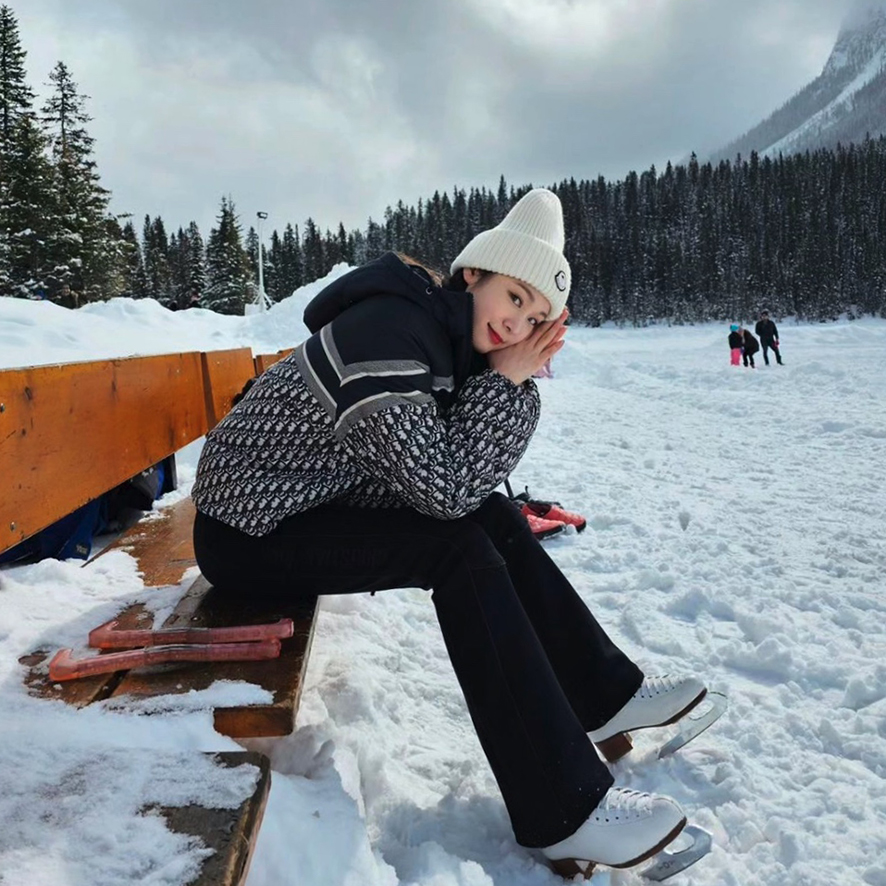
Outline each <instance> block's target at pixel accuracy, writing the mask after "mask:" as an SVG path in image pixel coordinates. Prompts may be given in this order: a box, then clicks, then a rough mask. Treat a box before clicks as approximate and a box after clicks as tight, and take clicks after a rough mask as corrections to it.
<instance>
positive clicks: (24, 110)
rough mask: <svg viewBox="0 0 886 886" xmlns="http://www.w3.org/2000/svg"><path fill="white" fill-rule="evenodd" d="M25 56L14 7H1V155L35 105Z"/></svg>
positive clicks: (1, 155) (3, 154)
mask: <svg viewBox="0 0 886 886" xmlns="http://www.w3.org/2000/svg"><path fill="white" fill-rule="evenodd" d="M26 57H27V53H26V52H25V50H24V49H22V46H21V40H20V39H19V34H18V22H17V21H16V20H15V16H14V15H13V14H12V10H11V9H10V8H9V7H8V6H0V157H3V156H5V152H6V148H7V146H8V145H9V144H10V142H11V141H12V140H13V139H14V137H15V127H16V125H17V124H18V123H19V121H20V120H21V119H22V118H23V117H26V116H28V115H29V114H30V113H31V110H32V107H33V103H34V93H33V91H32V90H31V89H30V87H29V86H28V85H27V83H26V82H25V58H26Z"/></svg>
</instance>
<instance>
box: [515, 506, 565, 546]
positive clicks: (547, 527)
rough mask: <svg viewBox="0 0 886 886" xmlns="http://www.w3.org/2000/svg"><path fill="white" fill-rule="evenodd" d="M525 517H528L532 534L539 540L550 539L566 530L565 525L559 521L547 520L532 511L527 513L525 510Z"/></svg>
mask: <svg viewBox="0 0 886 886" xmlns="http://www.w3.org/2000/svg"><path fill="white" fill-rule="evenodd" d="M523 516H524V517H526V520H527V521H528V523H529V528H530V529H531V530H532V534H533V535H534V536H535V537H536V538H538V539H542V538H550V537H551V536H552V535H557V534H559V533H560V532H563V530H564V529H566V524H565V523H562V522H560V521H559V520H546V519H545V518H544V517H537V516H536V515H535V514H533V513H532V512H531V511H528V512H527V510H526V509H525V508H524V509H523Z"/></svg>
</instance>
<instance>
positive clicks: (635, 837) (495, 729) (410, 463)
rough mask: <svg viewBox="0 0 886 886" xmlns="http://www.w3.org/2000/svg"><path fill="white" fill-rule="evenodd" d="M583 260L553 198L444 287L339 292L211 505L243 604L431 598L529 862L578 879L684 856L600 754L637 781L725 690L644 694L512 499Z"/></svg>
mask: <svg viewBox="0 0 886 886" xmlns="http://www.w3.org/2000/svg"><path fill="white" fill-rule="evenodd" d="M563 245H564V235H563V215H562V210H561V207H560V201H559V200H558V199H557V197H556V195H554V194H553V193H552V192H551V191H548V190H544V189H537V190H533V191H530V192H529V193H528V194H526V195H525V196H524V197H523V198H522V199H521V200H520V201H519V202H518V203H517V204H516V205H515V206H514V207H513V209H511V211H510V212H509V213H508V215H507V217H506V218H505V219H504V220H503V221H502V222H501V224H499V225H498V226H497V227H495V228H492V229H491V230H488V231H484V232H483V233H481V234H479V235H478V236H477V237H475V238H474V239H473V240H471V242H470V243H468V245H467V246H466V247H465V248H464V250H463V251H462V252H461V254H460V255H459V256H458V258H456V260H455V261H454V262H453V264H452V268H451V273H452V278H451V280H450V281H449V283H448V285H447V286H446V287H445V288H443V287H440V286H438V285H437V283H436V282H435V281H434V280H433V279H432V277H431V276H430V275H429V274H428V273H427V272H426V271H425V270H424V269H422V268H420V267H417V266H415V265H412V264H409V263H406V262H405V261H403V260H402V259H401V258H400V257H398V256H396V255H394V254H388V255H385V256H383V257H382V258H380V259H378V260H377V261H374V262H371V263H369V264H367V265H365V266H363V267H361V268H358V269H356V270H353V271H351V272H350V273H348V274H346V275H345V276H343V277H341V278H339V279H338V280H336V281H335V282H334V283H332V284H330V285H329V286H328V287H326V289H324V290H323V291H322V292H321V293H320V294H319V295H318V296H317V297H316V298H315V299H314V300H313V301H312V302H311V304H310V305H309V306H308V309H307V311H306V312H305V322H306V323H307V325H308V328H309V329H310V330H311V331H312V332H313V335H312V336H311V338H309V339H308V340H307V341H305V342H303V343H302V344H301V345H299V346H298V347H297V348H296V349H295V351H294V352H293V354H292V355H291V356H289V357H288V358H286V359H285V360H283V361H281V362H280V363H278V364H276V365H275V366H274V367H272V368H271V369H269V370H268V371H267V372H266V373H265V374H264V375H262V376H261V377H260V378H259V379H258V381H257V382H256V384H255V385H254V386H253V387H252V388H251V389H250V391H249V393H248V394H247V396H246V397H245V398H244V399H243V400H242V401H241V402H240V403H239V404H238V405H237V406H236V407H235V408H234V409H233V410H232V412H231V413H230V414H229V415H228V416H227V417H226V418H225V419H224V421H222V422H221V423H220V424H219V425H218V427H216V428H215V429H214V430H213V431H212V432H211V433H210V434H209V435H208V437H207V441H206V446H205V448H204V450H203V454H202V456H201V459H200V464H199V468H198V472H197V479H196V482H195V485H194V490H193V498H194V502H195V503H196V505H197V510H198V514H197V520H196V524H195V530H194V540H195V548H196V552H197V560H198V563H199V565H200V568H201V570H202V571H203V573H204V575H205V576H206V577H207V578H208V579H209V581H211V582H212V583H213V584H214V585H216V586H217V587H219V588H220V589H221V590H223V591H224V590H226V589H228V590H230V592H231V593H237V592H238V589H239V592H240V593H242V592H243V589H244V588H249V589H250V593H256V592H257V591H258V590H259V589H262V590H264V589H267V592H268V594H269V595H270V596H273V595H282V596H285V597H288V598H290V599H291V598H294V597H296V596H315V595H319V594H348V593H357V592H361V591H371V592H374V591H377V590H383V589H386V588H398V587H423V588H431V589H433V602H434V605H435V607H436V611H437V616H438V619H439V623H440V627H441V630H442V632H443V637H444V639H445V642H446V647H447V650H448V652H449V656H450V659H451V660H452V664H453V667H454V669H455V673H456V676H457V678H458V680H459V682H460V684H461V686H462V689H463V690H464V695H465V699H466V701H467V705H468V709H469V711H470V714H471V717H472V719H473V722H474V725H475V727H476V729H477V733H478V735H479V737H480V741H481V743H482V746H483V749H484V751H485V753H486V755H487V757H488V759H489V763H490V766H491V767H492V770H493V772H494V774H495V777H496V780H497V781H498V784H499V786H500V788H501V792H502V795H503V797H504V800H505V804H506V806H507V809H508V812H509V814H510V817H511V821H512V824H513V827H514V832H515V834H516V837H517V840H518V841H519V842H520V843H521V844H522V845H524V846H531V847H540V848H542V850H543V852H544V853H545V855H546V856H547V857H548V858H549V859H550V860H551V861H552V863H555V866H556V867H557V869H558V870H560V871H561V872H562V873H565V874H568V875H570V876H571V875H572V874H573V873H576V872H578V871H579V869H580V868H579V866H578V865H577V864H576V862H575V861H574V860H576V859H577V860H580V861H581V862H582V863H587V862H592V863H598V862H599V863H603V864H608V865H615V866H620V867H627V866H630V865H632V864H636V863H637V862H639V861H641V860H643V859H645V858H647V857H648V856H649V855H651V854H652V853H654V852H655V851H657V850H658V849H659V848H660V847H662V846H664V845H666V844H667V843H668V842H670V841H671V840H673V839H674V838H675V837H676V835H677V834H678V832H679V831H680V829H681V828H682V826H683V825H684V824H685V821H686V819H685V817H684V816H683V813H682V811H681V810H680V808H679V806H678V805H677V804H676V803H675V802H673V801H672V800H669V799H667V798H664V797H655V796H652V795H648V794H639V793H637V792H635V791H625V790H620V789H618V788H614V787H613V786H612V785H613V778H612V776H611V775H610V773H609V770H608V769H607V767H606V766H605V765H604V764H603V762H602V761H601V760H600V758H599V757H598V755H597V751H596V750H595V746H594V743H596V744H597V747H598V748H600V750H601V752H602V753H604V755H606V756H607V758H608V759H610V760H614V759H617V758H618V757H619V756H621V755H622V754H624V753H626V752H627V750H629V747H630V745H629V743H628V742H627V740H626V737H625V735H624V733H625V732H627V730H629V729H637V728H644V727H647V726H652V725H661V724H664V723H667V722H672V721H673V720H674V719H676V718H677V717H679V716H681V715H682V714H683V713H685V712H686V711H688V710H689V709H690V708H691V707H693V706H694V705H695V704H697V703H698V701H700V699H701V697H702V696H703V695H704V693H705V689H704V687H703V686H702V685H701V683H700V682H699V681H697V680H695V679H679V680H678V679H673V678H652V679H644V676H643V674H642V673H641V671H640V670H639V668H637V666H636V665H635V664H634V663H633V662H631V661H630V660H629V659H628V658H627V657H626V656H625V655H624V654H623V653H622V652H621V651H620V650H619V649H618V648H617V647H616V646H615V645H614V644H613V643H612V641H611V640H610V639H609V638H608V637H607V636H606V634H605V633H604V631H603V629H602V628H601V627H600V625H599V624H598V623H597V622H596V620H595V619H594V617H593V616H592V615H591V613H590V612H589V611H588V609H587V607H586V606H585V605H584V603H583V602H582V601H581V599H580V598H579V597H578V595H577V594H576V592H575V591H574V590H573V588H572V587H571V586H570V585H569V583H568V582H567V580H566V579H565V577H564V576H563V575H562V573H561V572H560V571H559V569H558V568H557V567H556V565H555V564H554V563H553V561H552V560H551V559H550V558H549V557H548V556H547V554H546V553H545V551H543V550H542V548H541V546H540V544H539V543H538V541H537V540H536V539H535V538H533V535H532V532H531V531H530V529H529V526H528V524H527V522H526V519H525V518H524V517H523V516H522V515H521V514H520V512H519V510H518V509H517V507H516V506H515V505H513V504H512V503H511V502H510V501H509V500H508V499H507V498H506V497H505V496H504V495H501V494H499V493H496V492H494V491H493V490H494V489H495V488H496V487H497V486H498V485H499V484H500V483H502V482H503V481H504V480H505V479H506V478H507V477H508V475H509V474H510V473H511V471H512V470H513V468H514V467H515V465H516V464H517V462H518V461H519V460H520V458H521V456H522V455H523V452H524V451H525V449H526V446H527V445H528V443H529V439H530V437H531V436H532V433H533V431H534V430H535V426H536V423H537V420H538V415H539V397H538V392H537V389H536V387H535V383H534V382H533V381H532V380H531V377H532V375H533V373H535V372H537V371H538V370H539V369H540V368H541V367H542V366H543V365H544V363H545V361H546V360H548V359H550V358H551V357H552V356H553V355H554V354H556V353H557V351H558V350H560V348H561V347H562V345H563V335H564V333H565V329H566V327H565V326H564V321H565V319H566V311H565V306H566V299H567V296H568V294H569V283H570V271H569V265H568V264H567V262H566V259H565V258H564V257H563ZM589 738H590V740H589ZM616 825H618V826H616ZM583 866H584V864H583Z"/></svg>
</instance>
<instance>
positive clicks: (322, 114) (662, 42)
mask: <svg viewBox="0 0 886 886" xmlns="http://www.w3.org/2000/svg"><path fill="white" fill-rule="evenodd" d="M847 5H848V3H844V2H839V0H838V2H835V0H766V2H764V0H375V2H373V3H356V2H354V0H324V2H320V0H317V2H311V3H309V2H305V0H300V2H290V3H285V4H282V3H280V2H279V0H253V2H252V3H250V4H244V3H233V2H230V0H216V2H214V3H213V4H211V5H210V4H203V3H197V2H193V0H191V2H188V0H177V2H172V0H152V2H151V3H138V4H135V3H131V2H128V0H78V2H77V3H76V4H74V3H70V2H64V0H27V4H26V8H20V9H15V7H13V8H14V11H15V12H16V15H17V16H18V18H19V23H20V28H21V36H22V42H23V45H24V48H25V49H26V50H28V53H29V55H28V68H29V71H30V72H31V78H32V84H31V85H32V86H34V87H35V88H42V86H41V84H42V83H43V82H44V81H45V80H46V79H47V77H48V72H49V70H50V69H51V68H52V66H53V65H54V64H55V62H56V61H57V60H59V59H61V60H63V61H65V62H66V64H68V66H69V67H70V68H71V70H72V72H73V75H74V77H75V79H76V80H77V81H78V83H79V84H80V87H81V89H82V91H83V92H85V93H87V94H88V95H90V96H91V97H92V98H91V101H90V104H89V110H90V113H91V114H92V116H93V118H94V120H93V123H92V124H91V133H92V134H93V135H94V136H95V138H96V142H97V146H96V150H97V160H98V163H99V170H100V172H101V174H102V178H103V182H104V184H105V185H106V187H109V188H110V189H111V190H112V192H113V194H114V203H113V206H114V208H115V209H116V210H117V211H123V210H128V211H131V212H132V213H134V215H135V217H136V219H137V222H138V224H140V223H141V217H142V216H143V215H144V214H146V213H148V214H151V215H157V214H160V215H162V216H163V218H164V221H165V222H166V223H167V226H168V227H169V228H172V229H174V228H176V227H178V226H179V225H186V224H187V223H188V222H189V221H190V220H191V219H196V220H197V222H198V224H200V226H201V229H203V230H204V232H208V228H209V225H210V224H211V223H212V220H213V219H214V216H215V213H216V212H217V209H218V204H219V200H220V197H221V195H222V194H230V195H231V196H232V197H233V199H234V202H235V203H236V205H237V207H238V210H239V211H240V213H241V216H242V218H243V220H244V222H245V223H246V224H249V223H250V222H251V220H252V219H254V217H255V216H254V213H255V211H256V210H259V209H262V210H265V211H268V212H269V213H270V219H269V223H268V224H269V227H271V226H272V227H276V228H278V229H281V230H282V228H283V227H284V226H285V224H286V223H287V222H292V223H294V224H301V223H303V221H304V220H305V219H306V218H307V217H308V216H309V215H310V216H312V217H313V218H314V219H315V221H317V222H318V224H319V225H320V226H321V228H326V227H335V226H336V225H337V224H338V222H339V221H340V220H341V221H344V223H345V225H346V226H347V227H348V228H350V227H355V226H359V227H362V226H364V225H365V223H366V219H367V218H368V217H369V216H370V215H371V216H373V217H374V218H376V219H380V218H381V216H382V214H383V212H384V209H385V207H386V206H387V205H392V204H394V203H396V202H397V200H399V199H402V200H404V202H407V203H414V202H415V201H417V199H418V198H419V197H422V196H429V195H431V194H432V193H433V192H434V191H435V190H437V189H439V190H450V189H451V188H452V187H453V186H456V185H457V186H460V187H471V186H476V187H480V186H486V187H492V188H494V187H496V185H497V182H498V177H499V175H501V174H504V175H505V177H506V178H507V179H508V180H509V181H510V182H512V183H514V184H524V183H529V182H532V183H534V184H537V185H538V184H548V183H551V182H554V181H558V180H560V179H563V178H568V177H573V176H574V177H575V178H593V177H595V176H597V175H598V174H602V175H604V176H607V177H609V178H620V177H622V176H624V175H625V173H626V172H627V171H628V170H630V169H644V168H648V166H649V165H650V164H652V163H656V164H659V165H660V164H662V163H663V162H664V161H665V160H667V159H668V158H670V159H673V160H675V161H678V160H680V159H681V158H682V157H684V156H685V155H686V154H687V153H688V152H689V151H691V150H696V151H697V152H698V153H699V154H700V155H703V154H704V153H705V152H707V151H711V150H713V149H716V148H718V147H721V146H722V145H723V144H725V143H727V142H729V141H730V140H732V139H733V138H735V137H736V136H738V135H740V134H741V133H742V132H744V131H745V130H747V129H748V128H750V127H751V126H753V125H755V124H756V123H757V122H759V121H760V120H761V119H762V118H763V117H765V116H766V115H768V114H769V113H770V112H771V111H772V110H774V109H775V108H776V107H777V106H778V105H780V104H782V103H783V102H784V101H786V100H787V99H788V98H789V97H790V96H791V95H792V94H793V93H794V92H796V91H797V90H798V89H800V88H801V87H802V86H803V85H805V84H806V83H807V82H808V81H809V80H811V79H812V78H813V77H814V76H816V75H817V74H818V73H819V71H820V70H821V68H822V66H823V65H824V63H825V61H826V59H827V56H828V53H829V51H830V48H831V46H832V45H833V42H834V40H835V38H836V35H837V31H838V28H839V24H840V20H841V17H842V15H843V13H844V11H845V9H846V8H847ZM23 7H24V4H23Z"/></svg>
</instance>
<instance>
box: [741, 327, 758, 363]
mask: <svg viewBox="0 0 886 886" xmlns="http://www.w3.org/2000/svg"><path fill="white" fill-rule="evenodd" d="M740 331H741V339H742V350H741V356H742V360H743V362H744V365H745V367H747V366H750V367H751V369H756V366H754V354H756V353H757V351H759V350H760V343H759V342H758V341H757V339H755V338H754V334H753V333H752V332H751V330H750V329H742V330H740Z"/></svg>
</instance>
